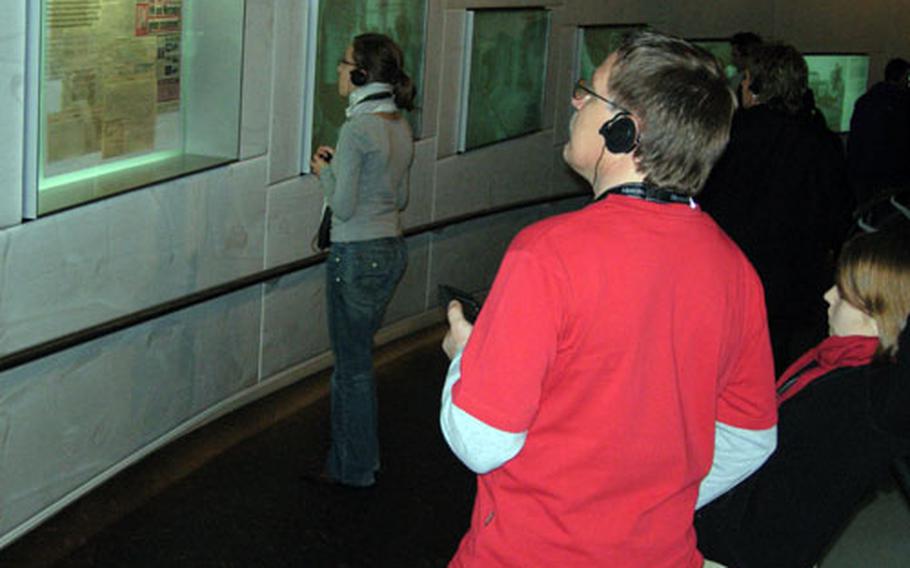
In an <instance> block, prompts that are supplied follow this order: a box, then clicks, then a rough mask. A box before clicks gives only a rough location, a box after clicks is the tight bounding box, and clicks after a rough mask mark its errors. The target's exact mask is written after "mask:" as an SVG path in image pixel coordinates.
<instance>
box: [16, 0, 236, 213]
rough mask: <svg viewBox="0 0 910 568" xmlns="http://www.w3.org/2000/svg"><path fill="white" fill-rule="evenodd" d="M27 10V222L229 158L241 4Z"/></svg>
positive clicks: (229, 0)
mask: <svg viewBox="0 0 910 568" xmlns="http://www.w3.org/2000/svg"><path fill="white" fill-rule="evenodd" d="M56 2H57V0H29V1H28V3H27V8H26V9H27V20H26V24H27V35H26V42H27V49H26V66H27V70H26V89H25V90H26V101H25V107H26V117H25V123H26V127H25V132H26V134H25V138H26V140H25V143H26V144H25V150H26V152H25V166H24V172H23V174H24V175H23V218H25V219H33V218H35V217H38V216H42V215H45V214H49V213H54V212H58V211H62V210H66V209H69V208H72V207H76V206H80V205H83V204H85V203H89V202H92V201H96V200H99V199H104V198H107V197H111V196H113V195H118V194H121V193H125V192H128V191H133V190H136V189H141V188H144V187H147V186H150V185H154V184H159V183H162V182H166V181H168V180H172V179H175V178H179V177H182V176H185V175H189V174H194V173H198V172H201V171H204V170H207V169H210V168H214V167H219V166H223V165H225V164H228V163H231V162H234V161H236V160H238V159H239V156H240V127H241V124H240V116H241V86H242V67H243V49H244V27H245V12H246V2H245V0H148V1H140V0H121V1H120V2H119V3H117V2H111V3H106V4H99V3H97V2H85V3H83V4H79V3H76V4H72V3H71V4H68V5H67V6H66V8H67V10H66V11H64V10H62V9H61V6H60V5H57V4H56Z"/></svg>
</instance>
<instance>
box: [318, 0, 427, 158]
mask: <svg viewBox="0 0 910 568" xmlns="http://www.w3.org/2000/svg"><path fill="white" fill-rule="evenodd" d="M317 11H318V15H317V22H318V23H317V26H316V34H315V37H316V45H315V54H316V55H315V64H314V69H313V71H312V73H313V75H314V77H313V84H314V89H313V91H314V92H313V93H312V96H313V99H314V100H313V105H312V112H311V113H310V120H311V122H310V131H311V134H310V137H309V139H308V140H307V139H305V140H304V149H303V156H302V158H303V159H302V163H303V164H308V163H309V159H310V154H311V151H310V149H311V148H316V147H318V146H320V145H327V146H335V143H336V142H337V140H338V131H339V130H340V129H341V124H342V123H343V122H344V120H345V116H344V109H345V108H346V107H347V105H348V101H347V99H346V98H342V97H341V96H340V95H339V94H338V72H337V67H338V61H339V59H341V58H342V57H344V51H345V49H347V46H348V45H350V44H351V41H352V40H353V39H354V36H357V35H359V34H362V33H366V32H376V33H382V34H386V35H388V36H389V37H390V38H392V39H393V40H395V42H396V43H397V44H398V45H399V46H400V47H401V50H402V51H403V52H404V70H405V72H406V73H407V74H408V76H410V77H411V80H412V81H413V83H414V86H415V88H416V91H417V99H416V100H415V108H414V110H413V111H410V112H408V113H406V114H407V118H408V120H409V122H410V123H411V127H412V128H413V129H414V133H415V136H416V135H417V133H418V132H419V131H420V120H421V114H420V107H421V100H422V99H423V88H422V85H423V61H424V41H425V37H426V18H427V0H321V1H320V2H319V3H318V8H317Z"/></svg>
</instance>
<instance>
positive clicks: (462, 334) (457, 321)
mask: <svg viewBox="0 0 910 568" xmlns="http://www.w3.org/2000/svg"><path fill="white" fill-rule="evenodd" d="M446 315H447V316H448V319H449V331H448V333H446V336H445V339H443V340H442V350H443V351H445V353H446V355H448V356H449V359H451V358H452V357H454V356H455V354H456V353H458V350H459V349H461V348H462V347H464V346H465V344H466V343H467V342H468V338H469V337H471V331H472V330H473V329H474V326H473V325H471V324H470V323H468V320H466V319H464V312H463V311H462V309H461V302H459V301H458V300H452V301H451V302H449V308H448V312H447V313H446Z"/></svg>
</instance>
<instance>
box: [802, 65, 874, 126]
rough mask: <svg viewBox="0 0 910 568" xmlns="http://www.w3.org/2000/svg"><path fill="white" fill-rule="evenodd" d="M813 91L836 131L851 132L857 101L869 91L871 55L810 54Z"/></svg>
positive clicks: (823, 112) (819, 105) (828, 121)
mask: <svg viewBox="0 0 910 568" xmlns="http://www.w3.org/2000/svg"><path fill="white" fill-rule="evenodd" d="M805 59H806V65H807V66H808V67H809V88H810V89H812V92H813V93H814V94H815V105H816V106H817V107H818V108H819V110H821V112H822V115H824V117H825V122H827V123H828V128H830V129H831V130H833V131H834V132H847V131H849V130H850V118H851V117H852V116H853V105H854V104H855V103H856V99H858V98H860V97H861V96H862V95H863V93H865V92H866V85H867V82H868V80H869V56H867V55H806V56H805Z"/></svg>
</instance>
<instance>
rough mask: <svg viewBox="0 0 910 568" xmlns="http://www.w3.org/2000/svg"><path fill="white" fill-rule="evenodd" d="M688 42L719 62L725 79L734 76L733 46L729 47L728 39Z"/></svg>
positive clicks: (693, 40)
mask: <svg viewBox="0 0 910 568" xmlns="http://www.w3.org/2000/svg"><path fill="white" fill-rule="evenodd" d="M689 41H691V42H692V43H694V44H695V45H697V46H699V47H701V48H703V49H705V50H706V51H708V52H709V53H710V54H711V55H713V56H714V57H716V58H717V59H718V61H720V65H721V67H723V69H724V73H725V74H726V76H727V79H732V78H733V77H735V76H736V66H735V65H733V46H732V45H730V40H729V39H724V38H721V39H692V40H689Z"/></svg>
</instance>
